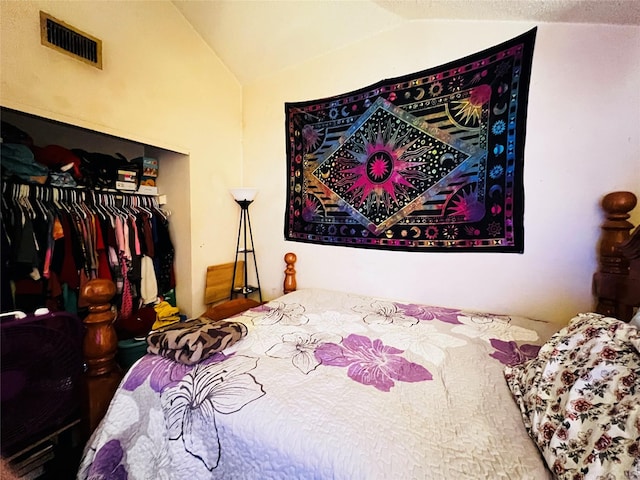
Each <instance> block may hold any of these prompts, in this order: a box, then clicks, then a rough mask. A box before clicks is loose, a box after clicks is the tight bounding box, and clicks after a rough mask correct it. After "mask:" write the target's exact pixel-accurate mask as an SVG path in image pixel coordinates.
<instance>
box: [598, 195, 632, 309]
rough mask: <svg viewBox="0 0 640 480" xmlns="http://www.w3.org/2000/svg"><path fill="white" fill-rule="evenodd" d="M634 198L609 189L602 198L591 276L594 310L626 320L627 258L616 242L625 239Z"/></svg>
mask: <svg viewBox="0 0 640 480" xmlns="http://www.w3.org/2000/svg"><path fill="white" fill-rule="evenodd" d="M636 203H637V198H636V196H635V195H634V194H633V193H631V192H612V193H609V194H607V195H605V196H604V198H603V199H602V209H603V210H604V213H605V221H604V223H603V224H602V226H601V228H602V232H601V235H600V243H599V247H598V271H597V272H596V273H595V274H594V277H593V293H594V295H595V296H596V298H597V304H596V312H598V313H601V314H603V315H608V316H612V317H616V318H619V319H621V320H625V321H629V320H630V319H631V317H632V315H633V307H632V304H631V303H629V304H627V303H626V302H625V298H624V297H625V296H626V289H627V281H628V277H629V259H628V258H627V257H626V256H625V255H624V253H623V252H622V250H621V249H620V245H621V244H623V243H624V242H626V241H627V240H628V239H629V236H630V232H631V229H632V228H633V225H632V224H631V223H630V222H628V221H627V219H628V218H629V216H630V215H629V212H630V211H631V210H633V208H634V207H635V206H636Z"/></svg>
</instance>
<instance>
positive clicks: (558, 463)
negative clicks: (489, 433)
mask: <svg viewBox="0 0 640 480" xmlns="http://www.w3.org/2000/svg"><path fill="white" fill-rule="evenodd" d="M504 373H505V378H506V381H507V384H508V385H509V388H510V390H511V393H512V394H513V397H514V399H515V401H516V403H517V404H518V406H519V407H520V411H521V412H522V418H523V421H524V425H525V428H526V429H527V431H528V433H529V436H530V437H531V438H532V439H533V441H534V442H535V443H536V444H537V445H538V448H539V449H540V452H541V453H542V456H543V457H544V459H545V461H546V462H547V465H548V467H549V469H550V470H551V471H552V472H553V474H554V475H555V476H556V478H559V479H572V480H573V479H576V478H578V479H580V478H594V479H595V478H607V479H608V478H612V479H625V480H630V479H640V332H639V330H638V328H637V327H635V326H634V325H629V324H626V323H624V322H621V321H619V320H616V319H613V318H609V317H604V316H602V315H598V314H594V313H587V314H580V315H579V316H577V317H575V318H573V319H572V320H571V321H570V322H569V324H568V325H567V326H566V327H565V328H563V329H562V330H560V331H559V332H558V333H556V334H555V335H553V336H552V337H551V338H550V339H549V341H548V342H547V343H545V344H544V345H543V346H542V348H541V349H540V351H539V352H538V356H537V357H536V358H534V359H532V360H529V361H528V362H526V363H523V364H520V365H513V366H507V367H506V368H505V371H504Z"/></svg>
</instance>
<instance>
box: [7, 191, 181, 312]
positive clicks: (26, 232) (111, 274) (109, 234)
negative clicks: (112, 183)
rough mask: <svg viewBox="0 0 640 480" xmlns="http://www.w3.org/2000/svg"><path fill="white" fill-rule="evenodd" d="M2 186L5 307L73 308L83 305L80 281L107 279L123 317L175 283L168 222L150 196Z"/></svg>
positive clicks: (152, 299)
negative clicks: (113, 287)
mask: <svg viewBox="0 0 640 480" xmlns="http://www.w3.org/2000/svg"><path fill="white" fill-rule="evenodd" d="M2 187H3V188H2V236H3V249H2V261H3V267H6V268H5V269H4V270H3V278H2V280H3V285H2V287H3V297H5V296H6V293H4V292H9V291H11V292H12V294H11V295H10V297H9V298H6V297H5V298H3V299H2V305H1V306H2V309H3V311H7V310H8V309H9V307H16V308H21V309H23V310H25V311H28V312H31V311H34V310H35V309H36V308H39V307H44V306H47V307H49V308H50V310H54V311H55V310H60V309H65V310H68V311H76V310H77V309H78V308H80V309H82V308H84V307H86V305H85V304H83V303H82V300H81V299H79V290H80V288H81V286H82V285H83V284H84V283H86V281H88V280H90V279H93V278H106V279H109V280H112V281H114V283H115V284H116V291H117V294H116V298H115V299H114V303H115V304H116V305H117V307H118V310H119V315H118V317H122V318H125V317H131V316H132V315H135V313H136V311H137V309H138V306H139V305H142V304H146V303H152V302H156V300H157V296H158V293H160V294H162V293H164V292H167V291H169V290H171V289H172V288H174V287H175V277H174V275H173V271H174V267H173V262H174V249H173V244H172V242H171V238H170V235H169V222H168V218H167V216H166V215H165V214H164V212H162V210H161V209H160V207H159V205H158V204H157V200H156V199H155V197H145V196H140V195H128V194H123V193H120V192H117V193H115V192H95V191H87V190H83V189H70V188H57V187H50V186H41V185H22V184H8V183H3V185H2ZM5 247H6V248H5ZM5 272H6V274H5Z"/></svg>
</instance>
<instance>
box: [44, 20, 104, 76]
mask: <svg viewBox="0 0 640 480" xmlns="http://www.w3.org/2000/svg"><path fill="white" fill-rule="evenodd" d="M40 41H41V42H42V45H45V46H47V47H50V48H53V49H54V50H57V51H58V52H61V53H64V54H66V55H69V56H71V57H73V58H76V59H78V60H81V61H83V62H85V63H88V64H89V65H93V66H94V67H97V68H99V69H102V40H99V39H97V38H95V37H93V36H91V35H88V34H86V33H84V32H83V31H81V30H78V29H77V28H75V27H72V26H71V25H68V24H66V23H64V22H62V21H60V20H58V19H57V18H54V17H52V16H51V15H49V14H48V13H45V12H40Z"/></svg>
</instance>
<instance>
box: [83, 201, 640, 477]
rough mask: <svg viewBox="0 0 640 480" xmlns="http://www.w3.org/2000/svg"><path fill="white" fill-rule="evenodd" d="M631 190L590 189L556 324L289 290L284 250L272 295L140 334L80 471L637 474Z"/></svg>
mask: <svg viewBox="0 0 640 480" xmlns="http://www.w3.org/2000/svg"><path fill="white" fill-rule="evenodd" d="M635 203H636V198H635V196H634V195H633V194H630V193H628V192H616V193H613V194H609V195H607V196H606V197H605V198H604V199H603V202H602V205H603V209H604V212H605V222H604V224H603V230H602V232H603V233H602V236H601V239H600V242H599V255H600V264H599V268H598V271H597V272H596V274H595V275H594V280H593V290H594V295H595V297H596V306H595V308H594V310H595V312H594V313H584V314H579V315H577V316H576V317H575V318H573V319H571V320H570V321H569V323H568V325H567V326H566V327H564V328H562V329H559V328H558V327H557V326H554V325H552V324H549V323H546V322H544V321H541V320H534V319H529V318H524V317H516V316H509V315H502V314H493V313H487V312H474V311H463V310H456V309H451V308H442V307H438V306H429V305H418V304H412V303H406V302H398V301H394V300H392V299H384V298H373V297H366V296H361V295H354V294H350V293H348V292H335V291H328V290H319V289H301V290H297V289H296V278H295V268H294V265H295V255H294V254H291V253H289V254H287V255H286V256H285V262H286V265H287V266H286V270H285V282H284V290H285V292H286V293H285V295H283V296H282V297H279V298H277V299H275V300H272V301H270V302H267V303H265V304H262V305H255V304H251V305H232V307H233V308H231V309H228V308H226V309H224V307H223V312H224V314H220V311H221V310H220V308H218V309H217V310H212V311H210V312H208V313H209V314H210V315H211V317H212V318H214V320H212V321H211V323H207V321H205V320H202V319H194V320H193V322H195V323H192V324H190V325H189V328H190V330H189V332H188V335H195V337H192V338H195V339H196V341H194V342H191V343H189V344H188V347H187V346H185V343H181V342H182V339H184V338H187V337H186V336H187V333H186V332H185V330H184V329H182V330H181V329H179V328H177V329H174V330H173V331H172V332H169V331H167V332H157V335H156V337H153V338H151V337H152V336H150V337H149V338H148V341H149V346H150V350H152V351H155V352H157V353H156V354H147V355H145V356H144V357H143V358H141V359H140V360H139V361H138V362H137V363H136V364H135V365H134V366H133V367H132V368H131V369H130V370H129V371H128V372H127V374H126V375H125V377H124V378H123V379H122V381H119V384H118V386H117V389H116V390H115V394H114V395H113V398H112V399H110V398H107V399H105V400H102V403H101V405H102V406H103V408H106V407H104V406H105V402H106V403H108V408H106V414H104V418H103V419H102V420H101V421H100V416H101V413H100V412H99V411H98V410H99V409H95V413H96V417H95V419H94V422H95V423H96V425H97V428H96V429H95V431H94V432H93V435H92V436H91V438H90V440H89V442H88V443H87V446H86V448H85V452H84V456H83V459H82V462H81V465H80V469H79V472H78V479H82V480H84V479H95V478H114V479H124V478H136V479H137V478H154V479H155V478H157V479H161V478H167V479H169V478H198V479H201V478H224V479H234V478H238V479H254V478H260V479H262V478H273V479H276V478H278V479H279V478H283V479H284V478H287V479H290V478H296V479H297V478H304V479H326V478H333V479H378V478H380V479H382V478H385V479H386V478H403V479H404V478H407V479H409V478H416V479H426V478H434V479H435V478H437V479H442V478H455V479H461V478H474V479H475V478H491V479H494V478H496V479H499V478H505V479H506V478H518V479H542V478H571V479H573V478H600V477H602V478H627V479H633V478H640V334H639V333H638V327H637V326H636V325H635V324H634V322H631V323H627V322H629V321H631V320H632V316H633V314H634V312H635V307H637V305H638V304H639V303H640V295H638V292H639V290H638V282H637V278H638V277H637V273H638V270H637V256H638V255H637V254H638V248H637V244H638V238H639V235H638V231H637V229H636V230H635V231H634V232H633V233H632V229H633V226H632V225H631V224H630V223H629V222H628V221H627V219H628V218H629V216H628V212H629V211H630V210H632V209H633V208H634V206H635ZM98 287H100V288H102V286H97V287H94V288H96V289H99V288H98ZM89 293H91V292H87V294H89ZM94 293H95V292H94ZM93 296H94V297H95V295H93ZM108 296H109V295H108V292H107V293H104V294H103V295H102V297H101V299H100V301H98V300H95V301H94V307H93V308H94V310H95V314H96V315H103V317H104V318H106V315H107V312H108V310H107V307H106V305H108V298H107V297H108ZM240 303H241V302H240ZM246 308H248V309H246ZM216 312H217V314H216ZM229 316H230V317H229ZM103 317H101V318H103ZM227 317H228V318H227ZM613 317H617V318H613ZM221 318H224V319H221ZM568 320H569V319H568ZM89 321H91V319H89ZM198 322H199V323H198ZM96 323H98V322H96ZM203 325H205V326H206V331H205V330H202V328H204V327H203ZM212 325H214V326H215V329H214V331H212V329H213V328H214V327H212ZM96 328H105V329H108V328H109V321H108V320H107V321H105V322H102V323H101V324H100V327H96ZM184 328H186V325H185V327H184ZM152 335H153V334H152ZM96 337H98V335H96V334H94V335H92V336H90V337H88V338H89V339H91V338H96ZM98 343H99V344H100V343H101V344H100V345H99V347H98V348H97V349H95V350H96V351H97V350H100V351H107V350H109V348H110V347H108V346H107V345H106V343H108V342H104V341H103V342H98ZM202 345H206V347H204V348H203V347H202ZM156 347H157V348H156ZM154 348H155V350H154ZM106 357H109V358H111V357H110V354H108V355H106ZM98 364H99V365H100V366H101V367H103V370H102V373H101V374H96V375H94V381H95V382H96V383H99V382H100V381H101V379H100V377H101V376H108V375H110V371H109V367H108V365H109V364H110V360H109V359H107V361H102V363H100V361H99V360H97V359H95V361H94V366H97V365H98ZM96 371H97V369H96ZM114 378H115V377H112V378H110V380H109V381H110V382H111V383H109V388H107V389H106V390H109V389H113V388H114V387H113V381H114ZM89 393H91V391H89ZM109 400H110V401H109ZM98 403H100V402H98ZM98 422H99V423H98ZM607 476H608V477H607Z"/></svg>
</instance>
